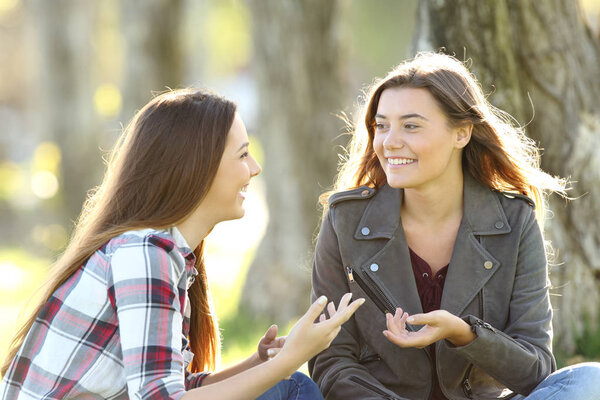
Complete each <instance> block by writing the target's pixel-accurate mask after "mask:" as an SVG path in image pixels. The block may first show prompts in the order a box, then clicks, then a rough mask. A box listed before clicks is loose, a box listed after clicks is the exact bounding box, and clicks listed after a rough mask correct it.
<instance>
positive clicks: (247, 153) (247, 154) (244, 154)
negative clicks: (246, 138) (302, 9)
mask: <svg viewBox="0 0 600 400" xmlns="http://www.w3.org/2000/svg"><path fill="white" fill-rule="evenodd" d="M249 155H250V153H249V152H247V151H246V152H244V153H243V154H242V155H241V156H240V158H247V157H248V156H249Z"/></svg>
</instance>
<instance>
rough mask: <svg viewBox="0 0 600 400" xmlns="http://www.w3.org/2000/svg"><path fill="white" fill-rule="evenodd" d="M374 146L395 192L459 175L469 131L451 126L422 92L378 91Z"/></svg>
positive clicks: (428, 95)
mask: <svg viewBox="0 0 600 400" xmlns="http://www.w3.org/2000/svg"><path fill="white" fill-rule="evenodd" d="M375 123H376V126H375V135H374V138H373V148H374V150H375V153H376V154H377V158H378V159H379V163H380V164H381V167H382V169H383V170H384V172H385V174H386V177H387V182H388V184H389V185H390V186H392V187H394V188H424V187H427V186H431V185H435V184H437V183H439V182H441V181H443V180H446V179H452V178H453V177H454V176H455V175H454V174H460V173H461V150H462V148H463V147H464V146H466V145H467V143H468V142H469V139H470V127H469V126H465V127H460V128H453V127H451V126H450V124H449V123H448V118H447V117H446V115H445V114H444V113H443V111H442V110H441V108H440V107H439V105H438V104H437V102H436V101H435V99H434V98H433V96H432V95H431V94H430V93H429V91H428V90H427V89H415V88H403V87H398V88H389V89H385V90H384V91H383V92H382V93H381V97H380V98H379V103H378V106H377V114H376V116H375Z"/></svg>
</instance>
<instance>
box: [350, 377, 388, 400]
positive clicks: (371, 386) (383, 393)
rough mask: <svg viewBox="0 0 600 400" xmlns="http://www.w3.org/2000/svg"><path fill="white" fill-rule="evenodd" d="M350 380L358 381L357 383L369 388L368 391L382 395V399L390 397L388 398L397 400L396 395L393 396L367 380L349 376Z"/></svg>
mask: <svg viewBox="0 0 600 400" xmlns="http://www.w3.org/2000/svg"><path fill="white" fill-rule="evenodd" d="M350 380H351V381H352V382H354V383H358V384H359V385H361V386H363V387H365V388H367V389H369V390H370V391H372V392H374V393H377V394H378V395H380V396H382V397H383V398H384V399H390V400H397V399H398V398H397V397H394V396H392V395H390V394H388V393H386V392H384V391H383V390H381V389H380V388H378V387H377V386H375V385H372V384H370V383H369V382H367V381H365V380H363V379H361V378H359V377H358V376H351V377H350Z"/></svg>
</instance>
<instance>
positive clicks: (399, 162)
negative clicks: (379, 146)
mask: <svg viewBox="0 0 600 400" xmlns="http://www.w3.org/2000/svg"><path fill="white" fill-rule="evenodd" d="M387 160H388V163H389V164H391V165H404V164H411V163H413V162H415V160H414V159H412V158H388V159H387Z"/></svg>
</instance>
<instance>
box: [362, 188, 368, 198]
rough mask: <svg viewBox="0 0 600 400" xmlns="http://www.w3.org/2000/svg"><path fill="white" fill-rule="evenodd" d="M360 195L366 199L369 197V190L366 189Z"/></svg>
mask: <svg viewBox="0 0 600 400" xmlns="http://www.w3.org/2000/svg"><path fill="white" fill-rule="evenodd" d="M360 194H361V195H362V197H366V196H368V195H369V191H368V190H367V189H365V190H363V191H362V192H361V193H360Z"/></svg>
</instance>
